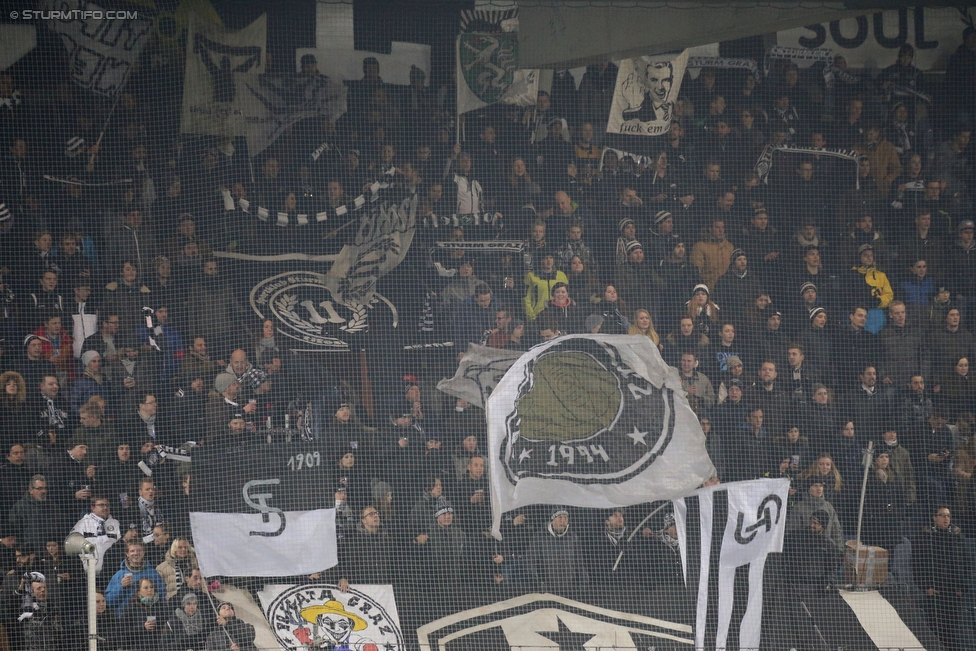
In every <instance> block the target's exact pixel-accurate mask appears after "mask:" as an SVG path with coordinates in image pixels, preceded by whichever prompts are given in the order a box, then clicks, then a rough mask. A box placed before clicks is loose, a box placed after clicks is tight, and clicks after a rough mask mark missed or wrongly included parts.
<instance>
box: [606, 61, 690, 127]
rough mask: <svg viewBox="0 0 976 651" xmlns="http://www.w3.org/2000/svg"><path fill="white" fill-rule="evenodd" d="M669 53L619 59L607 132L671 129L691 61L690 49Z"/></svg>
mask: <svg viewBox="0 0 976 651" xmlns="http://www.w3.org/2000/svg"><path fill="white" fill-rule="evenodd" d="M665 57H668V58H662V57H659V56H644V57H638V58H636V59H624V60H622V61H618V62H617V66H618V68H619V70H618V72H617V86H616V88H615V89H614V91H613V103H612V104H611V106H610V116H609V118H608V120H607V133H614V134H620V135H625V136H660V135H663V134H665V133H667V132H668V129H670V128H671V118H672V116H673V115H674V103H675V102H676V101H677V100H678V93H680V92H681V80H682V79H683V78H684V76H685V68H686V67H687V65H688V50H685V51H684V52H682V53H681V54H679V55H678V56H672V55H665Z"/></svg>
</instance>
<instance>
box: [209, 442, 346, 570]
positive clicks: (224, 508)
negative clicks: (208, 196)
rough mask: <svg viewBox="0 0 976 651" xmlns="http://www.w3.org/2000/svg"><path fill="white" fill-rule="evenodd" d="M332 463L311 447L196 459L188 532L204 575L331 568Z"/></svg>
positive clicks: (227, 450) (228, 450) (233, 450)
mask: <svg viewBox="0 0 976 651" xmlns="http://www.w3.org/2000/svg"><path fill="white" fill-rule="evenodd" d="M329 458H330V457H329V456H328V455H327V454H326V452H325V451H323V450H320V449H319V447H318V446H316V445H314V444H311V443H309V444H291V445H288V446H287V447H284V448H279V447H276V446H269V445H254V446H252V447H245V448H238V447H230V446H227V447H224V446H222V447H220V448H218V449H213V448H209V449H206V450H201V451H200V452H197V453H194V456H193V491H192V496H191V499H192V500H193V501H192V507H191V512H190V526H191V527H192V529H193V544H194V547H195V548H196V553H197V558H198V559H199V562H200V569H201V570H202V571H203V573H204V575H206V576H289V575H296V574H312V573H314V572H320V571H322V570H324V569H327V568H329V567H332V566H334V565H336V564H337V563H338V562H339V560H338V555H337V547H336V528H335V508H334V501H333V493H332V491H331V490H328V488H325V489H323V487H329V486H331V481H330V478H329V464H328V459H329Z"/></svg>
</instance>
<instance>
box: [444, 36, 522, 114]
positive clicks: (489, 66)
mask: <svg viewBox="0 0 976 651" xmlns="http://www.w3.org/2000/svg"><path fill="white" fill-rule="evenodd" d="M458 58H459V59H460V65H461V73H462V74H463V75H464V81H465V82H466V83H467V84H468V88H470V89H471V92H472V93H474V94H475V95H476V96H477V97H478V99H480V100H481V101H482V102H485V103H486V104H491V103H492V102H496V101H498V100H499V99H501V98H502V96H503V95H504V94H505V92H506V91H507V90H508V89H509V87H511V85H512V80H513V76H514V73H515V71H516V70H517V69H518V66H519V45H518V34H515V33H504V34H462V35H461V41H460V43H459V44H458Z"/></svg>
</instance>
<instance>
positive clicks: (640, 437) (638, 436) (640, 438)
mask: <svg viewBox="0 0 976 651" xmlns="http://www.w3.org/2000/svg"><path fill="white" fill-rule="evenodd" d="M648 434H650V432H642V431H640V429H638V427H637V425H634V431H633V432H630V433H629V434H627V436H629V437H630V438H632V439H634V445H637V444H638V443H640V444H641V445H643V446H644V447H645V448H646V447H647V442H646V441H644V437H645V436H647V435H648Z"/></svg>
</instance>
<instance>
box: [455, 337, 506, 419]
mask: <svg viewBox="0 0 976 651" xmlns="http://www.w3.org/2000/svg"><path fill="white" fill-rule="evenodd" d="M521 356H522V353H521V352H519V351H517V350H505V349H502V348H491V347H490V346H479V345H477V344H468V351H467V352H466V353H464V356H463V357H461V361H460V362H459V363H458V368H457V371H456V372H455V373H454V377H452V378H444V379H443V380H441V381H440V382H438V383H437V390H438V391H443V392H444V393H446V394H448V395H450V396H454V397H455V398H460V399H461V400H467V401H468V402H469V403H471V404H472V405H475V406H476V407H481V408H482V409H484V407H485V403H484V400H485V398H487V397H488V396H490V395H491V392H492V391H494V389H495V386H496V385H497V384H498V381H499V380H501V379H502V377H503V376H504V375H505V372H506V371H507V370H508V369H509V368H511V366H512V364H514V363H515V360H517V359H518V358H519V357H521Z"/></svg>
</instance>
